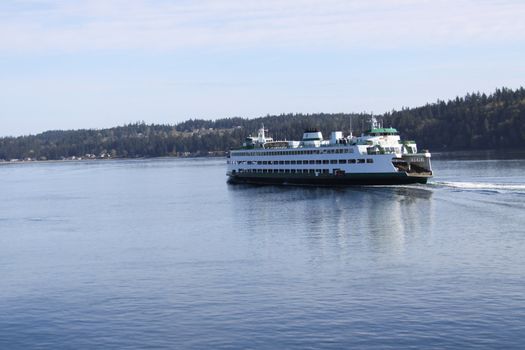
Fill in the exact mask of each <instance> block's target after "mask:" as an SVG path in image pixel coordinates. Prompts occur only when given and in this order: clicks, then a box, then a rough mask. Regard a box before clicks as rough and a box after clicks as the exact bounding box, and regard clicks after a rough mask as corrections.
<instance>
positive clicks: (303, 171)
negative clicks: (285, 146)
mask: <svg viewBox="0 0 525 350" xmlns="http://www.w3.org/2000/svg"><path fill="white" fill-rule="evenodd" d="M238 172H239V173H262V174H272V173H273V174H277V173H281V174H315V173H320V174H329V173H330V169H239V170H238ZM233 173H235V170H234V171H233Z"/></svg>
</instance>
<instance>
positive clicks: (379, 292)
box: [0, 156, 525, 349]
mask: <svg viewBox="0 0 525 350" xmlns="http://www.w3.org/2000/svg"><path fill="white" fill-rule="evenodd" d="M433 165H434V170H435V171H436V173H437V176H436V178H435V179H434V181H433V182H432V183H430V184H428V185H426V186H423V185H414V186H400V187H362V188H346V189H337V188H335V189H334V188H301V187H250V186H238V185H237V186H235V185H227V184H226V178H225V174H224V173H225V166H224V160H222V159H188V160H180V159H179V160H177V159H156V160H135V161H94V162H85V163H82V162H79V163H40V164H19V165H11V164H10V165H3V166H0V177H1V182H0V193H1V199H2V200H1V202H0V281H1V282H0V283H1V284H0V348H1V349H58V348H70V349H96V348H104V349H106V348H119V349H142V348H177V349H205V348H206V349H209V348H212V349H222V348H224V349H285V348H286V349H308V348H312V349H320V348H325V349H341V348H367V349H385V348H417V349H420V348H427V349H442V348H522V347H523V344H524V343H525V293H524V290H525V270H524V269H525V268H524V266H525V216H524V215H523V213H524V209H525V185H524V184H525V175H524V170H525V160H523V159H504V160H490V159H464V158H461V159H454V158H450V157H447V156H441V157H439V156H437V157H436V158H435V159H434V163H433Z"/></svg>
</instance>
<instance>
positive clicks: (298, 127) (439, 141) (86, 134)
mask: <svg viewBox="0 0 525 350" xmlns="http://www.w3.org/2000/svg"><path fill="white" fill-rule="evenodd" d="M370 117H371V115H369V114H345V113H340V114H323V113H321V114H282V115H275V116H266V117H261V118H255V119H246V118H223V119H218V120H213V121H212V120H201V119H191V120H188V121H185V122H182V123H179V124H176V125H154V124H152V125H148V124H145V123H143V122H142V123H134V124H129V125H125V126H120V127H114V128H110V129H101V130H95V129H89V130H70V131H47V132H44V133H41V134H38V135H30V136H20V137H4V138H0V159H4V160H10V159H32V160H35V159H36V160H46V159H47V160H52V159H64V158H72V157H75V158H79V157H82V158H109V157H111V158H135V157H159V156H189V155H192V156H205V155H217V154H223V152H225V151H227V150H228V149H230V148H232V147H237V146H239V145H240V144H241V143H242V140H243V139H244V138H245V137H246V136H248V135H250V134H252V135H253V134H256V132H257V129H258V128H259V127H260V126H261V124H264V126H265V128H267V129H269V130H270V136H272V137H273V138H274V139H288V140H291V139H295V140H297V139H300V138H301V136H302V132H303V130H304V129H308V128H319V129H320V130H321V131H322V132H323V134H324V135H325V136H326V137H328V135H329V133H330V132H331V131H333V130H343V131H348V130H350V128H352V129H353V130H354V134H359V133H360V132H362V131H363V130H364V129H366V128H367V127H368V122H369V119H370ZM376 117H377V118H378V119H379V120H382V121H383V123H384V125H385V126H393V127H396V128H397V129H398V130H399V131H400V132H401V134H402V136H403V138H405V139H413V140H416V141H417V142H418V145H419V147H420V148H429V149H431V150H432V151H438V150H473V149H501V148H520V149H524V148H525V89H523V88H519V89H517V90H511V89H506V88H503V89H497V90H496V91H495V92H494V93H493V94H491V95H485V94H480V93H473V94H468V95H466V96H465V97H457V98H456V99H454V100H450V101H447V102H445V101H437V102H436V103H432V104H427V105H425V106H423V107H417V108H404V109H402V110H400V111H392V112H389V113H385V114H383V115H379V116H376Z"/></svg>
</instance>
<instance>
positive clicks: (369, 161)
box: [366, 158, 374, 163]
mask: <svg viewBox="0 0 525 350" xmlns="http://www.w3.org/2000/svg"><path fill="white" fill-rule="evenodd" d="M366 162H367V163H373V162H374V160H373V159H371V158H368V159H367V160H366Z"/></svg>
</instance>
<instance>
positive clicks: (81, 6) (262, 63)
mask: <svg viewBox="0 0 525 350" xmlns="http://www.w3.org/2000/svg"><path fill="white" fill-rule="evenodd" d="M524 18H525V1H523V0H499V1H496V0H432V1H431V0H318V1H313V0H286V1H285V0H265V1H254V0H242V1H240V0H200V1H196V0H194V1H189V0H0V136H18V135H26V134H35V133H39V132H42V131H45V130H52V129H53V130H54V129H79V128H104V127H112V126H117V125H122V124H126V123H132V122H137V121H145V122H146V123H169V124H174V123H177V122H180V121H184V120H186V119H189V118H204V119H217V118H224V117H235V116H240V117H249V118H251V117H258V116H264V115H267V114H281V113H316V112H328V113H332V112H333V113H336V112H372V113H383V112H386V111H390V110H392V109H400V108H402V107H414V106H419V105H424V104H426V103H428V102H434V101H436V100H437V99H441V100H447V99H449V98H454V97H455V96H458V95H459V96H463V95H465V94H466V93H467V92H475V91H480V92H486V93H490V92H492V91H493V90H494V89H496V88H498V87H504V86H505V87H509V88H518V87H520V86H525V20H524Z"/></svg>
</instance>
